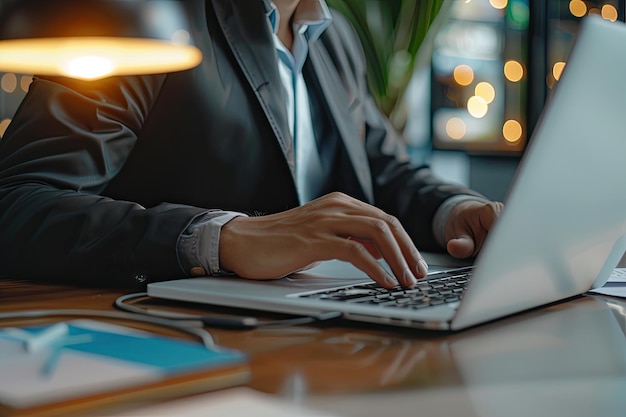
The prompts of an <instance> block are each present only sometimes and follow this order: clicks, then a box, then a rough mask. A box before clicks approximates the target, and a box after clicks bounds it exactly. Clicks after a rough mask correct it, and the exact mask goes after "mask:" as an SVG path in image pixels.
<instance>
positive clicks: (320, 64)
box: [309, 41, 374, 202]
mask: <svg viewBox="0 0 626 417" xmlns="http://www.w3.org/2000/svg"><path fill="white" fill-rule="evenodd" d="M309 59H310V61H311V64H312V65H313V68H314V69H315V73H316V74H317V77H318V81H319V84H320V86H321V89H322V95H323V96H324V98H325V100H326V102H327V103H328V108H329V109H330V113H331V117H332V118H333V120H334V122H335V125H336V126H337V129H338V131H339V135H340V136H341V138H342V140H343V143H344V146H345V148H346V150H347V152H348V155H349V157H350V161H351V162H352V165H353V167H354V170H355V172H356V174H357V178H358V180H359V183H360V184H361V187H362V189H363V193H364V194H365V197H366V198H367V199H368V200H369V201H370V202H373V201H374V191H373V189H372V181H371V173H370V169H369V163H368V160H367V154H366V153H365V146H364V144H363V142H362V141H360V140H359V138H360V137H361V136H362V135H360V134H359V132H358V129H357V127H356V126H355V124H354V123H353V122H352V121H353V117H352V115H351V114H350V104H351V103H350V100H349V97H345V96H344V95H342V94H337V92H338V91H345V88H344V86H343V85H342V83H341V80H340V79H339V77H338V75H337V73H336V72H335V71H332V70H330V69H329V68H333V65H332V62H330V57H329V56H328V54H327V53H326V50H325V49H324V47H323V45H322V44H321V42H317V41H316V42H313V43H311V44H310V49H309Z"/></svg>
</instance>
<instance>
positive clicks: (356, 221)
mask: <svg viewBox="0 0 626 417" xmlns="http://www.w3.org/2000/svg"><path fill="white" fill-rule="evenodd" d="M219 251H220V265H221V267H222V268H224V269H227V270H230V271H232V272H234V273H236V274H237V275H239V276H241V277H244V278H251V279H272V278H279V277H283V276H286V275H288V274H290V273H293V272H296V271H300V270H303V269H306V268H308V267H310V266H312V265H314V264H315V263H316V262H319V261H323V260H328V259H340V260H343V261H347V262H350V263H352V264H353V265H354V266H356V267H357V268H359V269H361V270H362V271H363V272H365V273H366V274H367V275H368V276H370V277H371V278H372V279H373V280H374V281H376V282H377V283H379V284H380V285H382V286H384V287H386V288H392V287H394V286H396V285H398V283H399V284H400V285H402V286H404V287H412V286H413V285H414V284H415V282H416V278H423V277H424V276H425V275H426V273H427V269H428V266H427V265H426V262H425V261H424V259H423V258H422V256H421V255H420V253H419V252H418V250H417V249H416V248H415V245H414V244H413V242H412V241H411V239H410V238H409V236H408V235H407V233H406V231H405V230H404V228H403V227H402V225H400V222H399V221H398V220H397V219H396V218H395V217H393V216H391V215H389V214H387V213H385V212H383V211H382V210H380V209H378V208H376V207H373V206H371V205H369V204H366V203H363V202H361V201H359V200H356V199H354V198H351V197H349V196H347V195H345V194H341V193H332V194H329V195H326V196H323V197H320V198H318V199H316V200H314V201H312V202H310V203H308V204H305V205H303V206H301V207H297V208H294V209H291V210H287V211H285V212H282V213H277V214H272V215H268V216H261V217H236V218H234V219H233V220H231V221H229V222H228V223H226V224H225V225H224V226H223V227H222V231H221V236H220V246H219ZM380 257H382V258H384V259H385V261H386V262H387V263H388V264H389V267H390V268H391V271H392V272H393V274H394V276H395V277H392V276H390V275H389V274H388V273H387V272H386V271H385V269H384V268H382V267H381V265H380V264H379V263H378V262H377V258H380Z"/></svg>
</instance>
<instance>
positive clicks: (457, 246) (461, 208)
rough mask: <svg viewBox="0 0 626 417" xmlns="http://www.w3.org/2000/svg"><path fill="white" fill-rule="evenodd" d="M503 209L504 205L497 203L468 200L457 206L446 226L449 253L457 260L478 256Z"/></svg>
mask: <svg viewBox="0 0 626 417" xmlns="http://www.w3.org/2000/svg"><path fill="white" fill-rule="evenodd" d="M503 208H504V204H502V203H500V202H495V201H491V202H488V203H483V202H481V201H475V200H468V201H463V202H461V203H459V204H457V205H456V206H455V207H454V208H453V209H452V211H451V212H450V217H449V218H448V221H447V224H446V242H447V247H446V248H447V250H448V253H449V254H450V255H452V256H454V257H455V258H469V257H472V256H476V254H478V252H479V251H480V249H481V248H482V246H483V243H484V241H485V238H486V237H487V233H488V232H489V230H490V229H491V228H492V227H493V225H494V223H495V221H496V220H497V218H498V217H499V216H500V214H501V213H502V209H503Z"/></svg>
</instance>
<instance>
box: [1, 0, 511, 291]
mask: <svg viewBox="0 0 626 417" xmlns="http://www.w3.org/2000/svg"><path fill="white" fill-rule="evenodd" d="M183 3H184V4H185V7H186V8H187V12H188V14H189V18H190V24H191V26H192V27H191V29H192V35H193V39H194V42H195V44H196V45H197V46H198V47H199V48H200V49H201V50H202V52H203V54H204V60H203V62H202V63H201V65H199V66H198V67H196V68H194V69H191V70H187V71H181V72H176V73H171V74H163V75H149V76H129V77H112V78H107V79H104V80H99V81H90V82H88V81H78V80H73V79H67V78H52V77H43V76H39V77H35V79H34V81H33V83H32V84H31V86H30V90H29V92H28V94H27V96H26V98H25V99H24V101H23V103H22V105H21V106H20V108H19V109H18V111H17V113H16V115H15V117H14V119H13V121H12V123H11V125H10V126H9V128H8V130H7V132H6V134H5V137H4V138H3V139H2V140H1V141H0V276H2V277H23V278H33V279H41V280H48V281H57V282H67V281H73V282H79V283H84V284H97V285H116V286H118V285H121V286H130V285H133V284H137V283H140V284H142V285H143V284H145V283H146V282H150V281H156V280H162V279H173V278H182V277H189V276H204V275H219V274H224V273H234V274H237V275H239V276H242V277H245V278H250V279H271V278H277V277H282V276H285V275H287V274H289V273H291V272H294V271H298V270H302V269H305V268H308V267H310V266H311V265H313V264H315V263H316V262H319V261H322V260H326V259H342V260H345V261H348V262H351V263H353V264H354V265H355V266H357V267H358V268H360V269H362V270H363V271H364V272H366V273H367V274H368V275H369V276H370V277H371V278H372V279H373V280H375V281H376V282H378V283H380V284H381V285H383V286H385V287H392V286H395V285H398V284H400V285H402V286H405V287H410V286H412V285H413V284H414V283H415V281H416V279H419V278H421V277H423V276H424V275H425V274H426V272H427V267H428V266H427V265H426V263H425V262H424V260H423V258H422V256H421V254H420V252H419V251H418V249H417V248H419V249H420V250H429V251H444V250H447V251H448V252H449V253H450V254H451V255H453V256H456V257H460V258H464V257H470V256H474V255H475V254H476V253H477V252H478V250H479V249H480V247H481V246H482V243H483V241H484V239H485V236H486V234H487V232H488V230H489V229H490V228H491V227H492V225H493V223H494V221H495V220H496V219H497V217H498V215H499V213H500V211H501V210H502V205H501V204H500V203H496V202H491V201H487V200H486V199H485V198H484V197H483V196H481V195H479V194H478V193H476V192H474V191H472V190H469V189H466V188H464V187H461V186H457V185H454V184H449V183H446V182H444V181H442V180H440V179H439V178H437V177H436V176H435V175H433V173H432V172H431V171H430V170H429V168H428V167H424V166H414V165H413V164H411V162H410V161H409V160H408V158H407V157H406V152H405V148H404V145H403V141H402V140H401V138H400V137H399V135H398V133H397V132H395V131H394V130H393V128H392V127H391V126H390V124H389V122H388V120H387V119H386V118H385V117H384V116H383V115H382V114H381V112H380V111H379V110H378V109H377V107H376V106H375V104H374V102H373V101H372V98H371V97H370V96H369V94H368V92H367V84H366V65H365V62H364V58H363V55H362V51H361V49H360V45H359V42H358V38H357V37H356V35H355V33H354V31H353V29H352V28H351V26H350V25H349V24H348V23H347V22H346V21H345V19H343V18H342V17H341V16H340V15H338V14H336V13H332V12H331V11H329V9H328V7H327V6H326V4H325V3H324V1H323V0H274V1H273V2H270V1H266V0H209V1H204V0H188V1H185V2H183ZM378 258H384V259H385V260H386V261H387V263H388V264H389V265H390V269H391V272H392V274H388V273H387V272H386V271H385V269H383V268H382V267H381V266H380V265H379V263H378V262H377V259H378Z"/></svg>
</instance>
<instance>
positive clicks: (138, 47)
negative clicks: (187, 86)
mask: <svg viewBox="0 0 626 417" xmlns="http://www.w3.org/2000/svg"><path fill="white" fill-rule="evenodd" d="M185 3H186V1H184V0H0V71H2V72H16V73H23V74H42V75H60V76H68V77H74V78H80V79H84V80H95V79H99V78H104V77H109V76H113V75H132V74H154V73H165V72H173V71H179V70H184V69H187V68H191V67H194V66H196V65H198V64H199V63H200V61H201V60H202V53H201V52H200V50H199V49H198V48H196V47H195V46H193V45H191V43H190V42H191V36H190V33H189V31H188V20H187V15H186V13H185Z"/></svg>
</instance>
